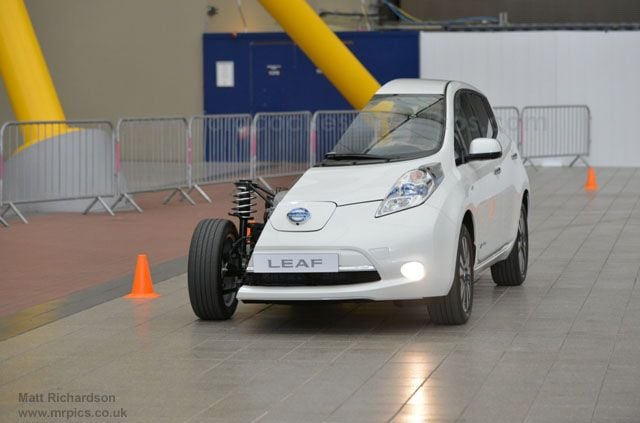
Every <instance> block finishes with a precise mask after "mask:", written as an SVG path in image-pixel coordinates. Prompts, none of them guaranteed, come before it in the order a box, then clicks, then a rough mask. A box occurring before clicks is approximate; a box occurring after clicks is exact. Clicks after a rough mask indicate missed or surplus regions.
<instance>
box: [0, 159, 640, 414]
mask: <svg viewBox="0 0 640 423" xmlns="http://www.w3.org/2000/svg"><path fill="white" fill-rule="evenodd" d="M584 176H585V171H584V169H583V168H582V169H546V170H541V171H540V172H537V173H536V172H532V185H533V195H532V205H533V211H532V213H531V223H530V230H531V263H530V270H529V275H528V278H527V281H526V282H525V284H524V285H523V286H522V287H514V288H498V287H496V286H495V285H494V284H493V283H492V281H491V278H490V275H489V274H483V275H482V276H481V278H480V280H479V281H478V284H477V285H476V297H475V302H474V311H473V316H472V319H471V321H470V322H469V323H468V324H467V325H465V326H459V327H443V326H435V325H432V324H430V323H429V319H428V315H427V312H426V310H425V308H424V306H420V305H408V306H406V307H403V308H398V307H395V306H394V305H393V304H383V303H381V304H351V305H332V306H305V307H287V306H262V305H241V306H240V308H239V311H238V313H237V314H236V316H235V318H234V319H233V320H231V321H227V322H219V323H212V322H200V321H198V320H196V319H195V317H194V315H193V314H192V312H191V310H190V306H189V304H188V298H187V292H186V286H185V285H186V278H185V276H178V277H175V278H173V279H170V280H168V281H166V282H164V283H160V284H158V286H157V289H158V291H159V292H161V293H162V297H161V298H159V299H157V300H154V301H152V302H138V303H136V302H131V301H126V300H124V299H117V300H113V301H110V302H107V303H104V304H101V305H98V306H96V307H94V308H92V309H89V310H86V311H83V312H80V313H77V314H74V315H72V316H69V317H66V318H64V319H61V320H58V321H56V322H54V323H51V324H49V325H46V326H43V327H40V328H38V329H35V330H33V331H30V332H27V333H25V334H23V335H19V336H16V337H13V338H11V339H9V340H7V341H4V342H2V343H0V384H1V385H2V387H1V388H0V410H1V414H0V421H3V422H5V421H7V422H9V421H17V422H20V421H31V420H29V419H27V418H24V417H19V414H18V413H19V412H25V411H35V410H44V411H51V410H64V411H67V412H68V414H69V415H73V412H75V413H76V416H77V415H78V413H80V412H81V411H83V410H84V409H86V410H88V411H95V410H106V411H111V410H115V411H120V408H123V409H124V410H125V411H126V413H127V418H126V419H125V418H114V419H111V420H108V419H102V420H101V419H98V418H96V419H93V420H91V421H132V422H172V423H173V422H180V421H189V422H194V423H196V422H218V421H220V422H223V421H224V422H227V421H229V422H234V421H238V422H252V421H260V422H315V421H328V422H358V421H362V422H376V421H388V420H394V421H399V422H405V421H412V422H413V421H418V422H420V421H438V422H440V421H462V422H509V423H512V422H523V421H526V422H553V423H558V422H591V421H593V422H640V284H639V283H638V282H637V280H638V271H639V268H640V170H639V169H600V170H599V171H598V177H599V183H600V186H601V190H600V191H599V192H598V193H597V194H593V195H589V194H585V193H584V191H583V190H582V184H583V182H584ZM39 392H43V393H45V399H46V397H47V394H48V393H73V394H89V393H91V392H94V393H105V394H112V395H115V402H112V403H91V402H67V403H47V402H45V403H21V402H19V393H39ZM33 420H34V421H50V422H55V421H87V420H90V419H88V418H80V419H78V418H76V419H75V420H74V419H73V418H71V419H70V420H67V419H66V418H59V419H55V418H51V417H50V416H49V417H48V418H40V419H33Z"/></svg>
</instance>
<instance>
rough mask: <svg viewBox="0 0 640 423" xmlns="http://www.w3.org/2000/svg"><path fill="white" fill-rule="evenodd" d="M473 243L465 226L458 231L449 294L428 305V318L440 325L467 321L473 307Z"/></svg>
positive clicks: (458, 323) (459, 323)
mask: <svg viewBox="0 0 640 423" xmlns="http://www.w3.org/2000/svg"><path fill="white" fill-rule="evenodd" d="M473 264H474V251H473V241H472V240H471V235H470V234H469V230H468V229H467V227H466V226H462V228H461V230H460V239H459V240H458V256H457V259H456V270H455V276H454V279H453V283H452V284H451V289H450V290H449V294H447V295H446V296H445V297H441V298H438V299H437V300H435V302H434V303H432V304H429V305H428V306H427V307H428V309H429V317H430V318H431V321H432V322H433V323H438V324H441V325H461V324H463V323H466V321H467V320H469V316H470V315H471V308H472V306H473Z"/></svg>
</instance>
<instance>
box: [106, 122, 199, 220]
mask: <svg viewBox="0 0 640 423" xmlns="http://www.w3.org/2000/svg"><path fill="white" fill-rule="evenodd" d="M187 132H188V122H187V119H185V118H182V117H150V118H126V119H120V120H119V121H118V124H117V126H116V142H117V144H116V152H117V154H116V167H117V172H118V188H119V193H120V195H119V196H118V199H117V200H116V202H115V203H114V204H113V206H112V207H113V208H115V207H116V206H117V205H118V204H119V203H120V202H128V203H130V204H131V205H132V206H133V207H134V208H135V209H136V210H137V211H138V212H142V209H141V208H140V206H138V204H136V202H135V201H134V200H133V198H132V197H131V195H132V194H137V193H143V192H153V191H168V190H170V191H171V193H170V194H169V196H167V197H166V198H165V200H164V202H163V204H166V203H168V202H169V201H171V199H172V198H173V197H174V195H175V194H176V193H178V194H180V196H181V197H182V198H183V199H185V200H187V201H188V202H189V203H191V204H195V201H193V199H192V198H191V197H190V196H189V194H188V193H187V192H186V191H185V189H187V188H188V187H189V181H188V176H187V172H188V149H189V145H188V136H187Z"/></svg>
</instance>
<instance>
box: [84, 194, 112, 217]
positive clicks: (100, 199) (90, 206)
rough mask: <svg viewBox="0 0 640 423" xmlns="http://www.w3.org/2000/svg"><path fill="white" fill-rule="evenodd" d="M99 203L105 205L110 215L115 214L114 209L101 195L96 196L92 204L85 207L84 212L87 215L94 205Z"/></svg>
mask: <svg viewBox="0 0 640 423" xmlns="http://www.w3.org/2000/svg"><path fill="white" fill-rule="evenodd" d="M98 203H100V205H102V207H104V209H105V210H106V211H107V213H109V215H110V216H115V214H114V213H113V210H111V209H110V208H109V206H108V205H107V203H106V202H105V201H104V200H103V199H102V197H100V196H97V197H96V198H94V199H93V201H92V202H91V204H89V207H87V208H86V209H85V211H84V212H82V214H85V215H86V214H88V213H89V212H90V211H91V209H92V208H93V206H95V205H96V204H98Z"/></svg>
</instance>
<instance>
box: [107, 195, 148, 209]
mask: <svg viewBox="0 0 640 423" xmlns="http://www.w3.org/2000/svg"><path fill="white" fill-rule="evenodd" d="M122 200H124V201H125V202H127V203H129V204H131V206H133V208H134V209H136V211H137V212H138V213H142V209H141V208H140V206H139V205H138V204H137V203H136V202H135V201H134V200H133V197H131V196H130V195H129V194H127V193H126V192H125V193H123V194H120V197H118V199H117V200H116V202H115V203H113V204H112V205H111V209H112V210H115V209H116V206H117V205H118V204H120V202H121V201H122Z"/></svg>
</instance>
